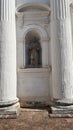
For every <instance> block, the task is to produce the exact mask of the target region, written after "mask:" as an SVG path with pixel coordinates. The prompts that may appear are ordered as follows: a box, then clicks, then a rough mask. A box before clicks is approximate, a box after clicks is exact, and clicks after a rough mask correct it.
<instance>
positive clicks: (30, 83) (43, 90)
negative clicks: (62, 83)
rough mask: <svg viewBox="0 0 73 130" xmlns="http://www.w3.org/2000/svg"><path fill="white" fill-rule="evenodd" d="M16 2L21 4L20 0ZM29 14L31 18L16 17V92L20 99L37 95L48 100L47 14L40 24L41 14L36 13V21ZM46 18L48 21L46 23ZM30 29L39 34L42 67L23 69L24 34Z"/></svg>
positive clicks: (48, 38) (49, 90)
mask: <svg viewBox="0 0 73 130" xmlns="http://www.w3.org/2000/svg"><path fill="white" fill-rule="evenodd" d="M17 2H18V3H19V4H21V2H20V1H17ZM23 2H24V3H28V0H27V1H22V3H23ZM30 2H32V1H30ZM33 2H34V1H33ZM37 2H43V3H46V2H47V3H48V1H42V0H40V1H39V0H38V1H37ZM48 12H49V11H48ZM30 16H31V18H29V20H28V19H27V18H26V17H25V18H23V17H22V16H21V17H17V75H18V79H17V86H18V87H17V94H18V97H19V98H20V99H25V98H28V97H32V98H33V100H34V101H35V100H36V99H35V97H37V99H38V100H39V101H44V100H46V101H47V102H48V99H49V100H50V96H51V88H52V86H51V83H52V82H51V72H50V65H51V55H50V24H49V22H48V21H49V18H48V17H47V16H48V15H46V16H44V18H43V24H42V20H41V19H42V18H41V17H42V16H41V17H40V15H38V18H37V19H36V21H35V20H34V19H35V17H34V16H33V15H30ZM47 19H48V20H47ZM40 20H41V22H40ZM46 20H47V22H48V23H46ZM31 29H34V30H35V31H36V30H37V33H38V34H39V35H40V36H41V40H40V42H41V46H42V47H43V53H44V54H43V57H42V59H43V67H42V68H37V69H31V68H30V69H24V59H25V55H24V52H23V46H24V44H25V35H26V34H27V32H28V31H30V30H31ZM41 97H43V98H41ZM47 97H48V98H47Z"/></svg>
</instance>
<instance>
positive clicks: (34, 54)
mask: <svg viewBox="0 0 73 130" xmlns="http://www.w3.org/2000/svg"><path fill="white" fill-rule="evenodd" d="M29 51H30V66H31V67H37V66H38V59H39V53H38V51H39V48H31V49H30V50H29Z"/></svg>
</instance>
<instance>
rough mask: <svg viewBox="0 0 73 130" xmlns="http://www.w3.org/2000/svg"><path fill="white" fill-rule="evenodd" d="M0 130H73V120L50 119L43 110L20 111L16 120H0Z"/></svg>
mask: <svg viewBox="0 0 73 130" xmlns="http://www.w3.org/2000/svg"><path fill="white" fill-rule="evenodd" d="M0 130H73V118H50V117H49V115H48V111H47V110H45V109H44V110H42V109H20V115H19V116H18V117H17V119H0Z"/></svg>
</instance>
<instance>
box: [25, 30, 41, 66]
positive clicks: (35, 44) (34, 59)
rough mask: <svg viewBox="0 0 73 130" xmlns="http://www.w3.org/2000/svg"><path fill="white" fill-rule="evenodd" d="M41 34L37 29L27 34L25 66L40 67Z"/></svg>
mask: <svg viewBox="0 0 73 130" xmlns="http://www.w3.org/2000/svg"><path fill="white" fill-rule="evenodd" d="M41 51H42V50H41V44H40V36H39V35H38V33H36V32H35V31H29V32H28V33H27V34H26V36H25V68H40V67H41V66H42V60H41V53H42V52H41Z"/></svg>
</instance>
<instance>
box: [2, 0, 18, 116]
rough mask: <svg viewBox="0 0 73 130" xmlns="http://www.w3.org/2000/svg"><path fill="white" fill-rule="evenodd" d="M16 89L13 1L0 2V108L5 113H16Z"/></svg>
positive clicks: (3, 0) (4, 0)
mask: <svg viewBox="0 0 73 130" xmlns="http://www.w3.org/2000/svg"><path fill="white" fill-rule="evenodd" d="M16 87H17V77H16V33H15V0H0V107H3V109H4V108H5V112H6V111H8V110H9V111H14V112H17V108H18V107H17V106H19V104H18V99H17V97H16V91H17V90H16ZM11 106H12V107H11ZM0 114H2V112H1V113H0ZM5 114H6V113H5Z"/></svg>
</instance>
